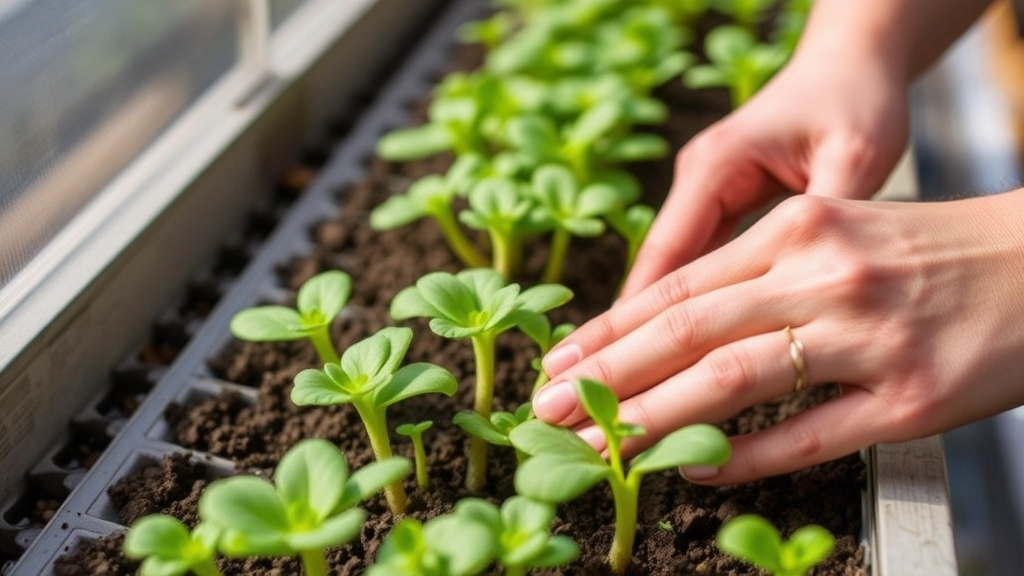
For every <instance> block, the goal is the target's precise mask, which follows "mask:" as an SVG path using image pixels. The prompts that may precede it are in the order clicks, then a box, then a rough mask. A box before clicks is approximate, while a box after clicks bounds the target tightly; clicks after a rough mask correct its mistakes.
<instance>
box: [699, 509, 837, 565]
mask: <svg viewBox="0 0 1024 576" xmlns="http://www.w3.org/2000/svg"><path fill="white" fill-rule="evenodd" d="M715 543H716V544H717V545H718V547H719V548H720V549H721V550H722V551H723V552H725V553H726V554H728V555H730V556H734V557H736V558H739V559H740V560H743V561H744V562H749V563H751V564H753V565H755V566H757V567H759V568H763V569H765V570H767V571H768V572H770V573H772V574H773V575H774V576H804V575H805V574H807V572H808V571H809V570H810V569H811V568H813V567H814V566H815V565H816V564H818V563H819V562H821V561H822V560H824V559H825V558H826V557H828V555H829V554H831V553H832V549H833V548H835V543H836V541H835V537H833V536H832V533H831V532H829V531H828V530H826V529H825V528H822V527H821V526H817V525H811V526H804V527H802V528H799V529H797V531H796V532H793V536H791V537H790V539H789V540H786V541H785V542H783V540H782V536H780V535H779V531H778V530H776V529H775V527H774V526H772V525H771V523H769V522H768V521H767V520H765V519H764V518H762V517H760V516H758V515H756V514H743V515H740V516H737V517H735V518H733V519H732V520H729V521H728V522H726V523H725V525H723V526H722V528H721V529H720V530H719V531H718V536H717V537H716V539H715Z"/></svg>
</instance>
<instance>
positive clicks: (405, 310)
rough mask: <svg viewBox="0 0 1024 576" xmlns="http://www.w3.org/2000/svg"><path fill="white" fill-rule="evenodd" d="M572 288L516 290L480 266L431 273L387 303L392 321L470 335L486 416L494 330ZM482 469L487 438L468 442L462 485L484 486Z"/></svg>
mask: <svg viewBox="0 0 1024 576" xmlns="http://www.w3.org/2000/svg"><path fill="white" fill-rule="evenodd" d="M571 298H572V292H571V291H569V289H568V288H566V287H564V286H559V285H557V284H541V285H538V286H534V287H532V288H528V289H526V290H523V291H520V288H519V285H518V284H508V285H506V284H505V281H504V280H502V278H501V275H499V274H498V273H497V272H495V271H494V270H490V269H486V268H479V269H474V270H464V271H462V272H459V273H458V274H449V273H447V272H434V273H431V274H427V275H426V276H423V277H422V278H420V279H419V280H417V281H416V285H415V286H410V287H408V288H405V289H403V290H402V291H401V292H399V293H398V294H397V295H396V296H395V299H394V300H392V302H391V316H392V317H393V318H394V319H396V320H406V319H409V318H430V329H431V330H432V331H433V332H434V333H435V334H437V335H439V336H441V337H444V338H450V339H463V338H469V339H470V340H471V341H472V342H473V354H474V358H475V362H476V391H475V397H474V401H473V403H474V404H473V409H474V411H475V412H476V413H477V414H479V415H480V416H482V417H484V418H488V419H489V418H490V416H491V404H492V403H493V399H494V345H495V339H496V338H497V337H498V335H499V334H501V333H503V332H505V331H507V330H509V329H511V328H514V327H516V326H519V325H521V324H522V323H524V322H527V321H529V320H531V319H533V318H534V317H536V316H539V315H540V314H543V313H545V312H547V311H548V310H551V309H552V308H555V307H557V306H561V305H562V304H565V303H566V302H568V301H569V300H570V299H571ZM486 472H487V442H485V441H483V440H480V439H478V438H473V439H471V440H470V449H469V470H468V471H467V473H466V486H467V487H468V488H469V489H470V490H480V489H481V488H483V485H484V482H485V479H486Z"/></svg>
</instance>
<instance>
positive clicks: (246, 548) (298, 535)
mask: <svg viewBox="0 0 1024 576" xmlns="http://www.w3.org/2000/svg"><path fill="white" fill-rule="evenodd" d="M408 473H409V461H408V460H406V459H404V458H391V459H388V460H384V461H380V462H376V463H373V464H370V465H368V466H364V467H363V468H362V469H360V470H359V471H357V472H355V473H354V474H351V475H350V474H349V469H348V464H347V463H346V462H345V457H344V455H342V453H341V452H340V451H339V450H338V448H337V447H336V446H334V445H333V444H331V443H330V442H328V441H326V440H319V439H311V440H302V441H300V442H299V443H298V444H296V445H295V446H294V447H292V449H291V450H289V451H288V452H287V453H286V454H285V455H284V457H282V458H281V462H280V463H279V464H278V466H277V469H276V470H275V471H274V482H273V484H272V483H270V482H268V481H266V480H263V479H262V478H257V477H255V476H235V477H232V478H226V479H223V480H217V481H215V482H213V483H212V484H210V485H209V486H208V487H207V488H206V490H205V491H204V492H203V495H202V496H201V497H200V498H199V517H200V518H201V519H202V521H203V522H204V523H207V524H210V525H213V526H215V527H216V528H218V529H219V530H220V531H221V537H220V540H219V543H218V547H219V548H220V550H221V552H222V553H224V554H225V555H226V556H229V557H232V558H241V557H249V556H292V555H297V556H299V558H300V559H301V560H302V565H303V568H304V570H305V573H306V575H307V576H326V574H327V562H326V559H325V556H324V550H326V549H327V548H329V547H332V546H339V545H341V544H344V543H345V542H348V541H349V540H351V539H352V538H354V537H356V536H358V534H359V531H360V529H361V528H362V525H363V521H364V520H365V519H366V513H365V512H364V511H363V510H362V509H361V508H354V506H355V505H356V504H358V503H359V502H361V501H363V500H365V499H367V498H368V497H370V496H372V495H373V494H375V493H377V492H379V491H380V490H381V489H382V488H383V487H384V486H386V485H388V484H391V483H393V482H396V481H398V480H400V479H401V478H402V477H403V476H405V475H406V474H408Z"/></svg>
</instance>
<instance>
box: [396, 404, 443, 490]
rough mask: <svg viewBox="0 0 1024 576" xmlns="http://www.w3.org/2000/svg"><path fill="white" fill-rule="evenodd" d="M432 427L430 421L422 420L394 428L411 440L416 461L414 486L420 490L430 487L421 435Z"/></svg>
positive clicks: (425, 453) (432, 423)
mask: <svg viewBox="0 0 1024 576" xmlns="http://www.w3.org/2000/svg"><path fill="white" fill-rule="evenodd" d="M433 425H434V422H433V421H432V420H424V421H423V422H419V423H417V424H402V425H401V426H399V427H398V428H395V432H398V433H399V434H401V435H402V436H408V437H409V439H410V440H412V452H413V456H414V459H415V461H416V485H417V486H419V487H420V489H421V490H422V489H424V488H426V487H427V486H428V485H430V476H429V475H428V474H427V451H426V449H425V448H424V447H423V433H424V432H426V431H427V429H429V428H430V427H431V426H433Z"/></svg>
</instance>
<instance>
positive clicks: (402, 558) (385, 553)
mask: <svg viewBox="0 0 1024 576" xmlns="http://www.w3.org/2000/svg"><path fill="white" fill-rule="evenodd" d="M496 549H497V543H496V542H495V541H494V537H493V535H492V533H491V531H490V530H488V529H487V527H486V526H484V525H482V524H480V523H479V522H477V521H475V520H474V519H472V518H469V517H466V518H456V517H455V516H454V515H444V516H438V517H437V518H434V519H432V520H430V521H429V522H427V523H426V524H421V523H420V522H419V521H418V520H416V519H414V518H406V519H404V520H402V521H401V522H399V523H398V524H397V525H395V528H394V529H393V530H392V531H391V532H390V533H389V534H388V536H387V538H386V539H385V540H384V543H383V544H382V545H381V547H380V549H379V550H378V552H377V561H376V563H375V564H374V566H372V567H371V568H370V570H369V571H368V572H367V574H368V575H369V576H396V575H401V576H469V575H471V574H477V573H479V572H480V571H481V570H483V569H484V567H486V566H487V564H489V563H490V562H491V560H492V559H493V558H494V556H495V552H496Z"/></svg>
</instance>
